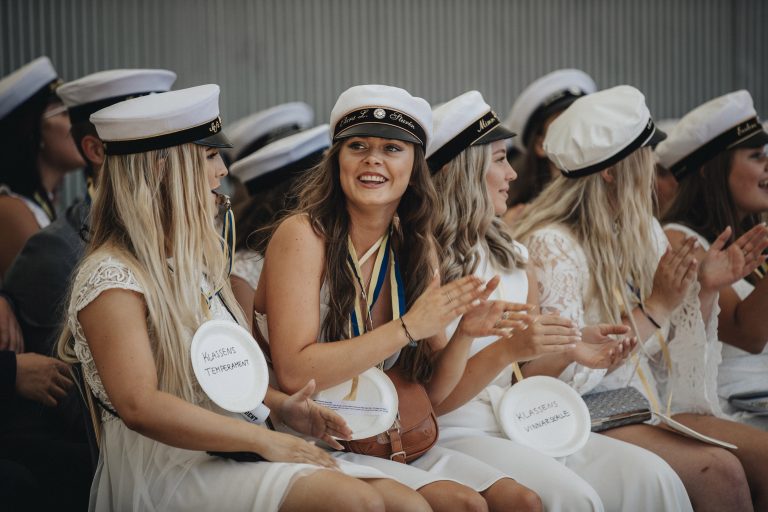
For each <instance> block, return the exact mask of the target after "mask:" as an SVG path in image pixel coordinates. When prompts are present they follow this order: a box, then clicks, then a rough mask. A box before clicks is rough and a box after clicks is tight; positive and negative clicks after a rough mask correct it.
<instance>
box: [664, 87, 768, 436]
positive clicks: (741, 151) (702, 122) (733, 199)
mask: <svg viewBox="0 0 768 512" xmlns="http://www.w3.org/2000/svg"><path fill="white" fill-rule="evenodd" d="M767 143H768V133H766V132H765V131H764V129H763V127H762V126H761V125H760V123H759V122H758V121H757V113H756V112H755V108H754V106H753V102H752V97H751V96H750V94H749V92H747V91H743V90H742V91H736V92H732V93H730V94H726V95H724V96H720V97H718V98H715V99H713V100H710V101H708V102H706V103H704V104H703V105H700V106H698V107H696V108H695V109H693V110H692V111H691V112H689V113H688V114H686V115H685V116H684V117H683V118H682V119H681V120H680V121H679V122H678V123H677V124H676V125H675V128H674V129H673V130H672V131H671V132H670V134H669V138H668V139H667V140H666V141H664V142H662V143H661V144H659V146H658V147H657V149H656V153H657V155H658V157H659V161H660V163H661V164H662V165H663V166H664V167H666V168H667V169H668V170H669V171H670V172H671V173H672V174H673V175H674V176H675V177H676V179H677V180H678V181H679V185H678V192H677V195H676V196H675V199H674V201H673V202H672V204H671V208H670V210H669V211H668V213H667V215H666V216H665V217H664V218H663V221H662V222H663V223H664V231H665V232H666V233H667V237H668V238H669V241H670V244H671V245H672V247H678V246H679V245H680V244H681V243H682V240H683V239H684V238H685V237H686V236H693V237H695V238H696V239H697V240H698V242H699V245H700V248H699V249H697V251H696V257H697V258H699V259H701V258H703V255H704V253H705V252H706V251H707V250H708V249H709V247H710V245H711V244H712V243H714V242H715V240H717V238H718V236H719V235H720V233H723V231H725V230H726V229H727V230H728V240H729V241H733V240H736V239H737V238H740V237H741V236H742V235H744V234H745V233H749V234H750V239H751V243H753V244H756V245H758V246H760V245H762V246H763V247H764V246H765V244H766V240H765V233H766V231H768V230H766V228H765V226H764V224H763V223H762V222H761V220H760V216H761V215H764V214H765V213H766V212H768V157H767V156H766V153H765V145H766V144H767ZM729 249H730V254H731V255H732V256H733V257H734V258H737V259H738V258H740V257H741V256H742V255H741V249H740V247H738V245H736V244H731V245H730V248H729ZM764 274H765V267H763V268H762V269H758V270H757V271H756V272H755V273H753V274H752V275H751V276H738V277H739V278H740V279H739V280H738V281H737V282H735V283H734V284H733V285H731V286H726V287H724V288H722V289H721V290H720V295H719V299H718V305H719V307H720V313H719V315H718V326H717V332H718V336H719V339H720V341H722V342H723V350H722V356H723V360H722V362H721V363H720V368H719V371H718V375H717V377H718V388H717V390H718V395H719V396H720V405H721V406H722V408H723V410H724V411H725V412H727V413H729V414H731V415H732V417H733V418H734V419H737V420H739V421H741V422H744V423H748V424H750V425H753V426H755V427H758V428H761V429H762V430H768V416H763V415H757V414H753V413H750V412H746V411H739V410H737V409H735V408H734V407H733V406H732V405H730V404H729V403H728V400H727V399H728V397H729V396H731V395H734V394H737V393H745V392H752V391H765V392H766V393H767V394H768V322H767V321H766V318H765V312H766V310H767V308H768V279H765V278H764ZM745 277H749V278H750V279H747V278H745ZM750 281H751V282H750Z"/></svg>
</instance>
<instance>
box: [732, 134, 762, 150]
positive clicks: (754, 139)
mask: <svg viewBox="0 0 768 512" xmlns="http://www.w3.org/2000/svg"><path fill="white" fill-rule="evenodd" d="M766 144H768V133H766V132H765V131H764V130H760V131H758V132H755V133H754V134H752V135H750V136H749V137H747V138H746V139H745V140H742V141H741V142H738V143H736V144H734V145H733V146H731V148H732V149H738V148H760V147H763V146H765V145H766Z"/></svg>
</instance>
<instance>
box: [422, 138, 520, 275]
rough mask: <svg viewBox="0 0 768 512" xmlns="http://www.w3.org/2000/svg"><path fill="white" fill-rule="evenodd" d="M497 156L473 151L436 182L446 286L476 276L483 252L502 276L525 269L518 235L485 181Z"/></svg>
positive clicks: (454, 162) (438, 174)
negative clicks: (495, 203) (515, 240)
mask: <svg viewBox="0 0 768 512" xmlns="http://www.w3.org/2000/svg"><path fill="white" fill-rule="evenodd" d="M491 152H492V149H491V145H490V144H485V145H482V146H470V147H468V148H467V149H465V150H464V151H462V152H461V153H459V154H458V155H457V156H456V157H455V158H454V159H453V160H451V161H450V162H448V163H447V164H445V165H444V166H443V167H442V168H441V169H440V170H439V171H437V172H436V173H435V174H434V176H433V177H432V179H433V182H434V184H435V189H436V191H437V198H438V201H437V223H436V227H435V238H436V240H437V244H438V248H439V251H440V274H441V275H442V277H443V281H444V282H450V281H453V280H455V279H459V278H461V277H463V276H468V275H472V274H474V273H475V271H476V270H477V266H478V265H479V263H480V255H481V252H485V253H486V254H488V255H489V258H490V261H491V263H492V264H493V265H494V266H495V267H496V268H498V269H500V270H507V271H511V270H514V269H515V268H522V267H523V259H522V256H521V255H520V254H519V253H518V251H517V250H516V249H515V246H514V243H513V239H512V234H511V233H510V232H509V229H508V228H507V226H506V224H505V223H504V222H503V221H502V220H501V219H499V218H498V217H497V216H496V213H495V211H494V208H493V203H492V202H491V198H490V197H489V196H488V187H487V186H486V182H485V177H486V175H487V174H488V169H489V168H490V166H491V162H492V153H491Z"/></svg>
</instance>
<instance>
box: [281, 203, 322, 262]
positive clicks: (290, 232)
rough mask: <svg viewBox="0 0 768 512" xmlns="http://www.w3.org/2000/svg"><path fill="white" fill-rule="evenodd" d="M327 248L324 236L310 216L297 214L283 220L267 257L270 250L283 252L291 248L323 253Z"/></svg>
mask: <svg viewBox="0 0 768 512" xmlns="http://www.w3.org/2000/svg"><path fill="white" fill-rule="evenodd" d="M324 249H325V241H324V239H323V237H321V236H320V235H319V234H317V233H316V232H315V230H314V229H313V228H312V224H311V223H310V221H309V216H307V215H304V214H296V215H291V216H290V217H287V218H286V219H285V220H283V221H282V222H281V223H280V225H279V226H278V227H277V229H276V230H275V233H274V234H273V235H272V238H271V239H270V241H269V246H268V247H267V257H269V255H270V252H273V253H274V252H275V251H277V250H279V251H280V252H281V253H284V252H285V251H291V250H300V251H302V252H312V253H316V252H317V251H320V252H321V253H322V252H323V250H324Z"/></svg>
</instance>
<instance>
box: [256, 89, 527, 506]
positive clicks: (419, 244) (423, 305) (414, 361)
mask: <svg viewBox="0 0 768 512" xmlns="http://www.w3.org/2000/svg"><path fill="white" fill-rule="evenodd" d="M330 124H331V127H332V129H333V132H332V133H333V144H332V145H331V148H330V149H329V150H328V153H327V154H326V156H325V158H324V160H323V162H322V163H321V164H320V166H318V167H317V168H315V169H314V170H313V171H311V172H310V174H309V175H308V179H307V181H306V182H305V183H304V184H303V187H302V190H301V192H300V195H299V206H298V211H297V213H296V214H295V215H291V216H289V217H287V218H286V219H285V220H284V221H282V222H281V223H280V225H279V226H278V227H277V229H276V230H275V232H274V234H273V235H272V237H271V239H270V242H269V246H268V248H267V251H266V257H265V260H264V269H263V271H262V274H261V279H260V282H259V286H258V288H257V289H256V296H255V300H254V306H255V310H256V312H257V313H259V314H260V316H259V327H260V331H261V334H262V335H264V337H265V338H267V337H268V338H269V343H270V349H271V353H272V361H273V363H274V369H275V373H276V375H277V378H278V381H279V383H280V386H281V387H282V388H283V389H284V390H286V391H288V392H290V391H294V390H296V389H298V388H299V387H300V386H302V384H301V382H302V381H304V380H306V379H309V378H313V379H315V380H316V381H317V387H318V389H321V390H323V389H327V388H329V387H331V386H335V385H337V384H341V383H342V382H345V381H348V380H350V379H352V378H354V377H356V376H358V375H359V374H361V373H363V372H365V371H366V370H368V369H370V368H373V367H375V366H377V365H380V364H383V367H384V368H385V369H388V368H391V367H393V366H394V365H395V364H399V365H401V367H402V368H403V371H404V372H405V373H407V374H408V375H409V376H410V377H411V378H413V379H418V380H420V381H421V382H423V383H424V384H425V387H426V390H427V392H428V394H429V397H430V399H431V401H432V403H433V404H438V403H440V402H441V401H442V400H443V399H444V398H445V396H447V394H448V393H449V392H450V391H451V389H452V388H453V386H454V385H455V383H456V382H457V381H458V378H459V377H460V376H461V374H460V371H457V361H459V359H460V356H461V354H460V350H461V349H462V347H461V342H457V340H456V339H454V340H452V341H451V342H446V340H445V339H444V336H443V332H444V329H445V327H446V326H447V325H448V323H449V322H451V321H452V320H454V319H455V318H457V317H459V316H461V315H462V314H464V313H466V312H467V311H470V310H472V311H477V310H482V309H483V308H484V305H483V304H479V302H480V300H479V299H480V298H481V297H482V294H483V290H482V289H481V281H480V279H478V278H476V277H471V276H470V277H466V278H463V279H459V280H456V281H453V282H450V283H448V284H445V285H443V286H440V284H439V282H440V278H439V274H438V272H437V259H436V254H435V246H434V241H433V237H432V222H433V214H434V205H435V201H436V200H435V195H434V194H435V193H434V188H433V186H432V183H431V181H430V178H429V171H428V169H427V164H426V161H425V159H424V150H425V149H424V148H425V146H426V143H427V141H428V138H429V136H430V132H431V128H432V112H431V109H430V107H429V104H428V103H427V102H426V101H424V100H422V99H421V98H415V97H413V96H411V95H410V94H409V93H408V92H407V91H404V90H402V89H398V88H395V87H388V86H382V85H364V86H356V87H352V88H350V89H348V90H347V91H345V92H344V93H342V95H341V96H340V97H339V99H338V101H337V103H336V106H335V107H334V109H333V111H332V113H331V123H330ZM387 234H390V236H391V247H392V252H391V253H390V255H391V257H392V258H394V260H395V261H396V265H395V266H394V267H391V266H390V265H387V266H386V267H384V266H382V268H383V269H384V272H386V273H387V276H385V277H384V278H383V283H384V284H383V286H382V288H381V292H380V294H379V297H381V298H379V300H374V301H373V302H374V303H373V304H369V307H370V309H369V308H367V307H364V306H360V307H359V311H360V314H361V315H365V316H367V317H368V319H369V320H370V322H369V325H370V326H371V327H370V329H368V330H367V332H365V329H360V331H359V332H358V333H355V331H354V330H353V328H354V326H355V325H356V324H355V323H352V326H350V322H351V313H352V312H353V311H354V308H355V302H356V301H360V302H359V304H361V303H362V300H361V297H360V296H362V295H363V294H362V292H361V289H367V288H368V287H367V283H368V281H369V280H370V279H372V277H370V276H372V272H373V267H374V260H375V259H376V258H370V259H368V260H367V261H366V263H363V264H362V265H360V271H359V272H357V276H358V277H359V279H360V281H362V282H361V283H359V284H358V283H357V278H356V277H355V273H353V271H352V264H353V263H354V261H355V260H356V259H358V255H363V254H365V253H366V252H368V251H369V249H370V248H372V247H373V248H374V250H377V249H376V247H377V246H378V245H379V241H380V240H381V239H382V237H385V236H386V235H387ZM379 250H381V248H380V249H379ZM384 250H386V249H384ZM361 259H362V258H361ZM348 261H350V265H349V266H348V265H347V262H348ZM393 268H394V269H399V272H398V271H397V270H391V269H393ZM391 272H394V273H395V274H396V277H397V274H401V277H402V280H401V281H402V283H403V289H402V294H403V295H404V299H405V302H406V303H407V309H406V311H402V310H401V311H402V312H403V313H404V314H403V315H402V316H401V317H399V318H398V316H399V313H398V311H395V308H396V305H395V304H393V302H396V301H394V300H390V299H389V298H390V296H392V297H393V298H394V297H395V296H396V295H393V294H397V292H398V290H397V289H393V288H395V286H393V285H391V284H390V278H391V277H392V276H390V275H389V274H390V273H391ZM398 280H399V278H398ZM398 288H399V287H398ZM382 298H383V299H382ZM366 301H367V299H366ZM473 308H474V309H473ZM368 311H370V313H369V314H366V312H368ZM264 315H266V316H264ZM464 318H465V319H466V318H468V317H467V316H466V315H465V317H464ZM266 319H268V325H267V322H266ZM478 323H480V324H482V326H484V325H486V324H485V323H483V322H478ZM491 323H493V322H491ZM482 326H481V327H482ZM482 328H483V329H485V330H487V329H488V328H490V326H488V327H482ZM410 340H418V341H415V344H411V345H415V346H408V345H409V342H410ZM462 364H463V363H462ZM337 457H338V458H341V459H346V460H351V461H354V462H358V463H361V464H367V465H371V466H372V467H377V468H379V469H381V470H382V471H384V472H386V473H389V474H391V475H392V476H394V477H395V478H397V479H398V480H400V481H401V482H404V483H406V484H407V485H409V486H410V487H412V488H414V489H418V491H419V492H420V493H421V494H422V495H423V496H424V497H425V498H426V499H427V501H428V502H429V504H430V505H431V506H432V508H433V509H434V510H446V511H447V510H451V511H455V510H485V509H490V510H508V509H510V508H517V509H520V510H523V509H525V510H540V509H541V506H540V502H539V498H538V496H537V495H536V494H535V493H533V492H532V491H530V490H528V489H526V488H525V487H523V486H522V485H519V484H517V483H516V482H515V481H514V480H512V479H511V478H509V477H507V476H506V475H505V474H504V473H503V472H501V471H499V470H497V469H496V468H493V467H491V466H489V465H487V464H484V463H482V462H480V461H477V460H475V459H474V458H472V457H471V456H468V455H464V454H462V453H459V452H454V451H452V450H448V449H444V448H441V447H433V448H432V449H430V450H429V451H428V452H427V453H426V454H425V455H423V456H422V457H421V458H419V459H417V460H415V461H413V462H411V463H409V464H401V463H397V462H393V461H389V460H386V459H382V458H375V457H370V456H365V455H358V454H354V453H339V454H337ZM462 484H464V485H462Z"/></svg>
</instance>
